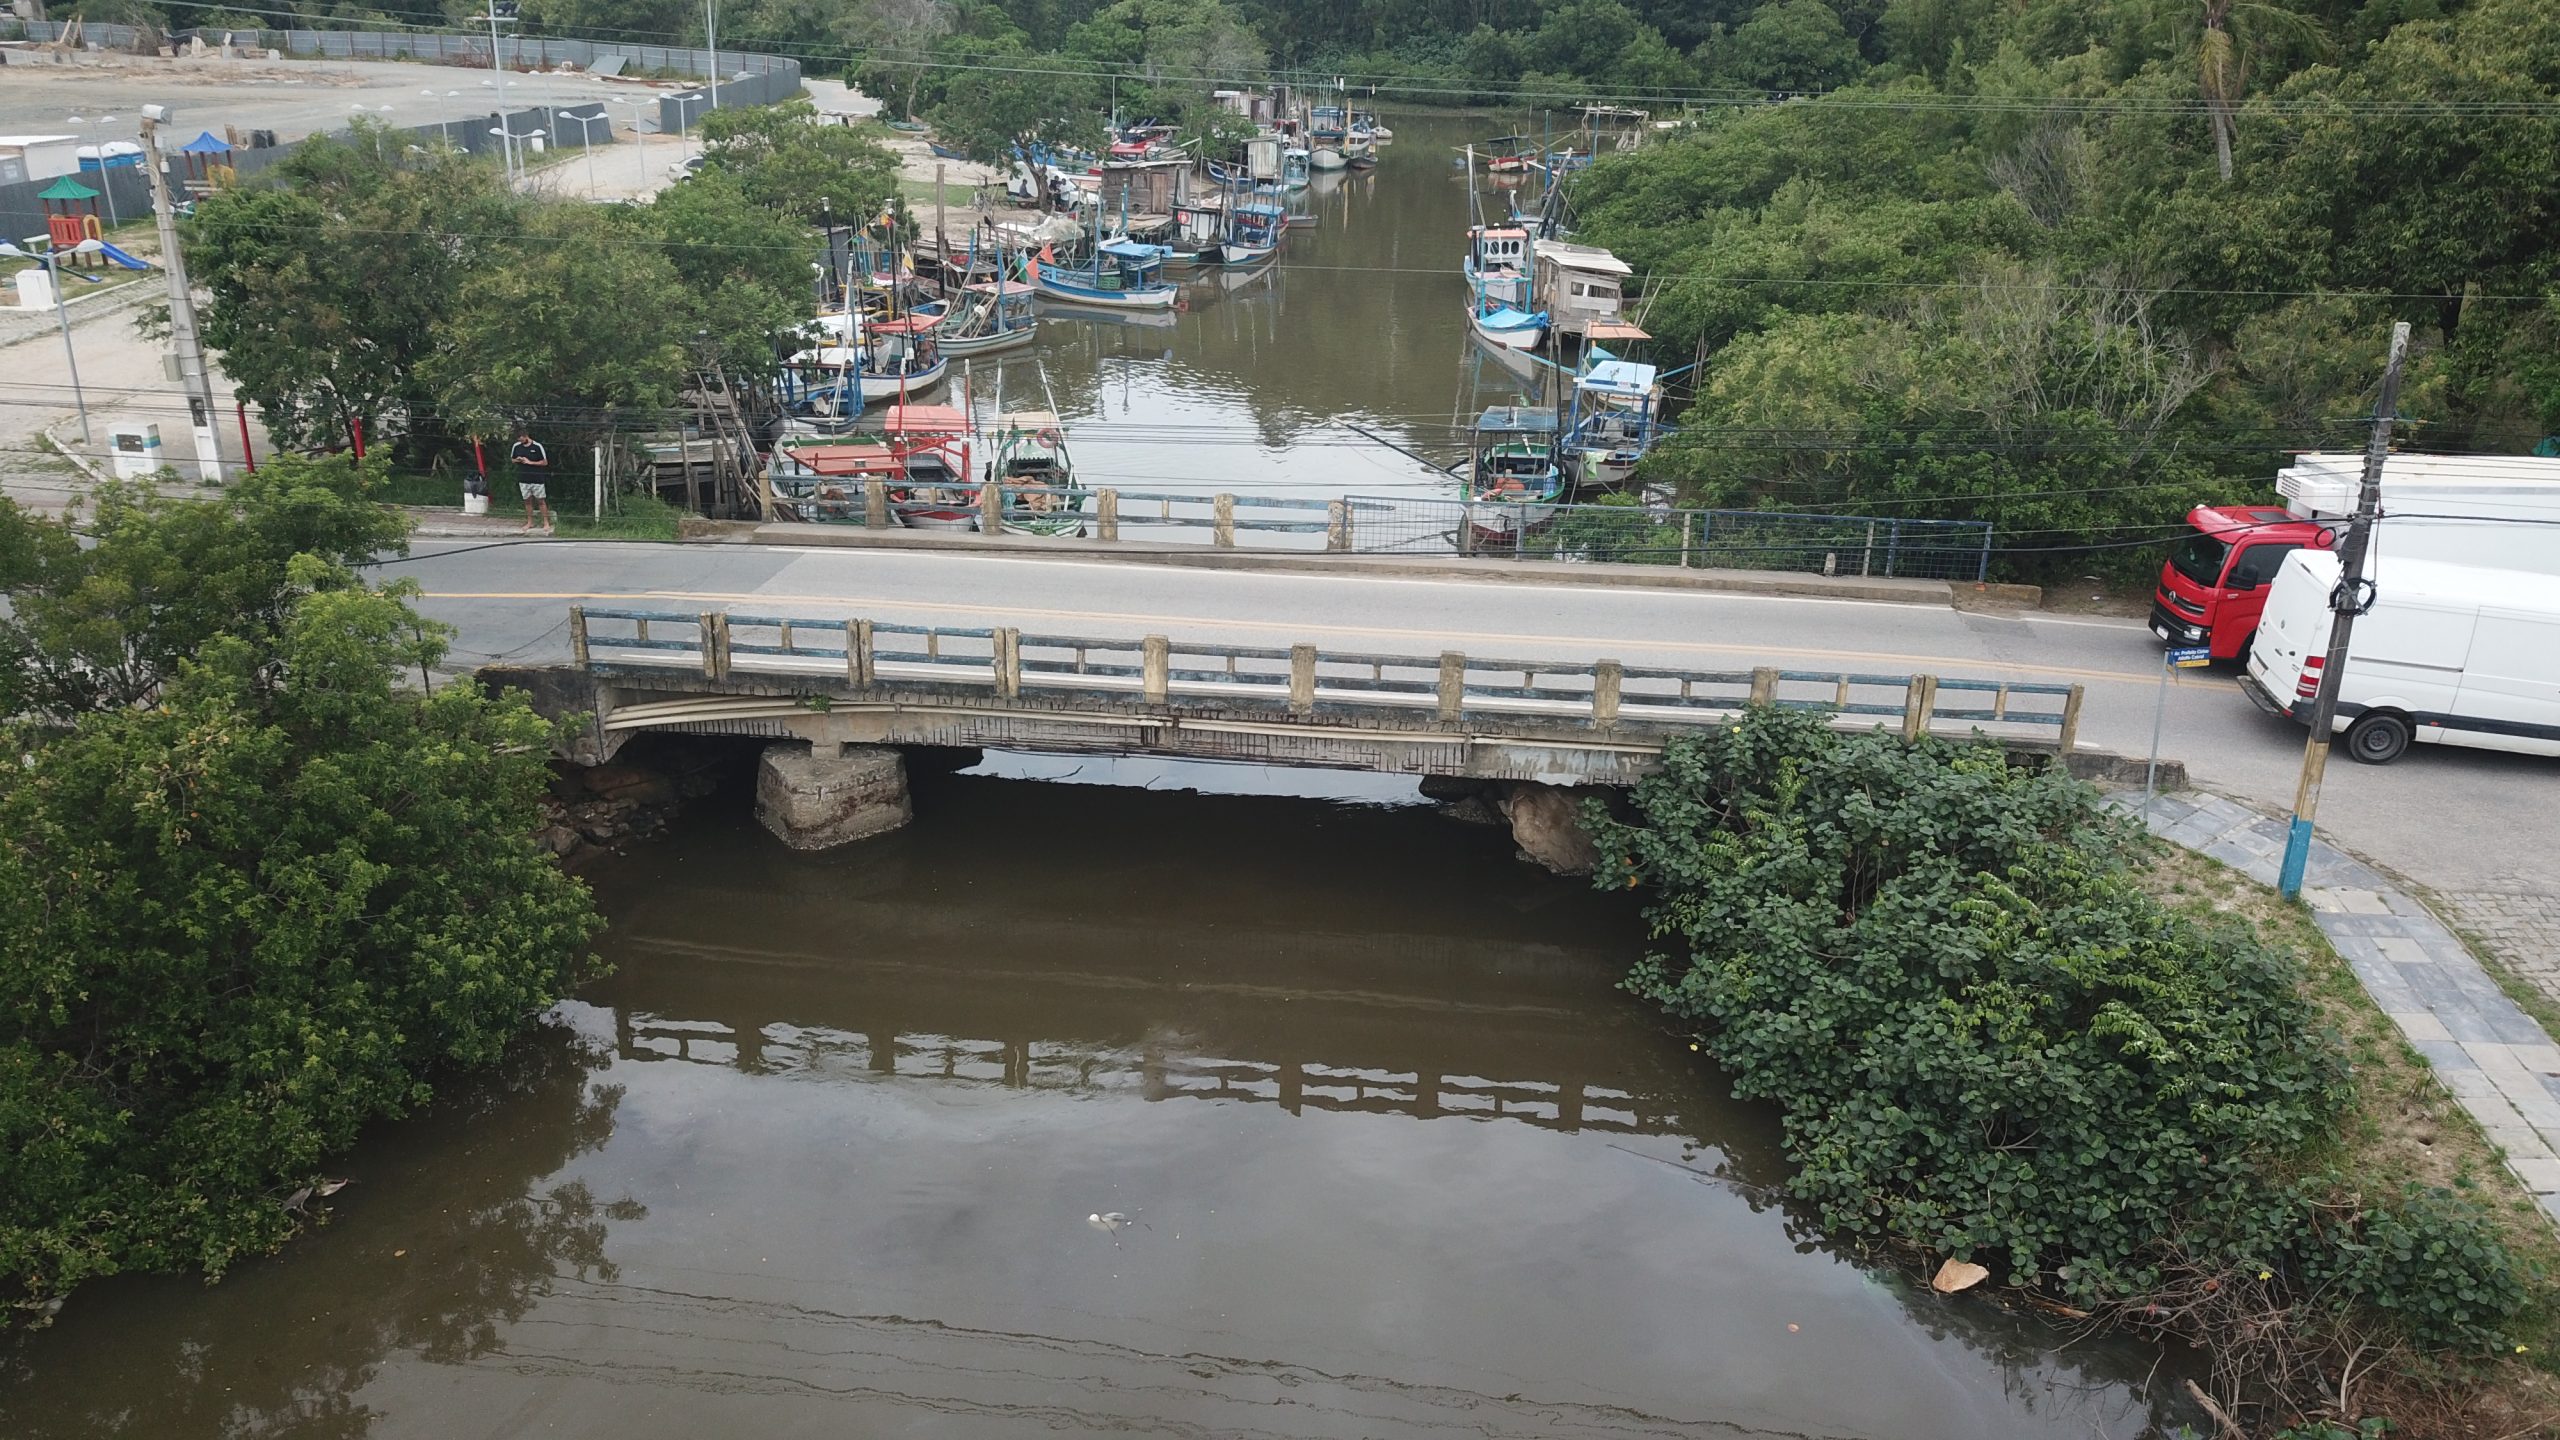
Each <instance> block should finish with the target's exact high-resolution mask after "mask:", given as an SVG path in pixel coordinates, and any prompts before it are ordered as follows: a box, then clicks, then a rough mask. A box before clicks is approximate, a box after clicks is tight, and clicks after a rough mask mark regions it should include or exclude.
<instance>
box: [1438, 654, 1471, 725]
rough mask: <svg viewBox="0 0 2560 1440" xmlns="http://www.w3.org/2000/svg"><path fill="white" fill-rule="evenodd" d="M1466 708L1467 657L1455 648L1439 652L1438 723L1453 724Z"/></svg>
mask: <svg viewBox="0 0 2560 1440" xmlns="http://www.w3.org/2000/svg"><path fill="white" fill-rule="evenodd" d="M1466 708H1467V657H1466V656H1464V655H1461V654H1459V653H1458V652H1457V651H1455V650H1443V651H1441V652H1440V723H1441V724H1443V725H1455V724H1457V723H1458V717H1459V716H1460V715H1462V714H1464V713H1465V712H1466Z"/></svg>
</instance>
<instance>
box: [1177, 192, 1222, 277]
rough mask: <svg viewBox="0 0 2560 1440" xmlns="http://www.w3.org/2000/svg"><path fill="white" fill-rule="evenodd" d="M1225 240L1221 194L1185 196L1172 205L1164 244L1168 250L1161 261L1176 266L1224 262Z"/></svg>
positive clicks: (1185, 266) (1189, 266)
mask: <svg viewBox="0 0 2560 1440" xmlns="http://www.w3.org/2000/svg"><path fill="white" fill-rule="evenodd" d="M1226 240H1227V200H1226V197H1225V196H1223V195H1203V196H1198V197H1195V198H1193V199H1190V200H1185V201H1183V202H1181V203H1179V204H1177V205H1175V206H1174V207H1173V238H1172V240H1171V241H1170V242H1168V244H1167V245H1166V249H1168V250H1169V251H1171V252H1172V253H1171V254H1169V255H1168V256H1167V257H1166V258H1165V264H1166V265H1168V266H1170V267H1171V268H1173V269H1176V270H1188V269H1190V268H1192V267H1193V266H1196V265H1219V264H1224V263H1225V261H1226Z"/></svg>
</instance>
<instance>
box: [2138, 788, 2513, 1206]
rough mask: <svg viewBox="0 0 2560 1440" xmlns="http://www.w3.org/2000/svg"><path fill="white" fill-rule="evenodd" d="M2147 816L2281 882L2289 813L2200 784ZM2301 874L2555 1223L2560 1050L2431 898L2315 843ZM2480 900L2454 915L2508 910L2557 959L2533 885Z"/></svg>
mask: <svg viewBox="0 0 2560 1440" xmlns="http://www.w3.org/2000/svg"><path fill="white" fill-rule="evenodd" d="M2120 803H2122V804H2123V805H2124V806H2125V808H2127V809H2133V808H2136V807H2137V806H2138V805H2139V804H2140V802H2139V801H2137V800H2132V799H2127V800H2124V801H2122V802H2120ZM2144 819H2145V820H2146V821H2147V822H2148V823H2149V825H2150V826H2151V829H2152V831H2153V833H2155V834H2158V835H2160V836H2162V837H2164V838H2166V839H2169V840H2172V841H2175V842H2176V843H2178V844H2180V845H2183V846H2185V847H2187V848H2188V849H2190V850H2196V851H2201V852H2202V853H2204V854H2205V855H2208V856H2210V857H2212V858H2213V859H2216V860H2219V861H2221V862H2223V863H2224V864H2226V865H2229V866H2231V867H2232V868H2233V869H2235V870H2239V871H2241V872H2242V873H2244V874H2246V875H2247V876H2248V877H2249V878H2250V879H2252V880H2255V881H2257V882H2259V883H2260V884H2262V885H2272V884H2274V883H2275V880H2276V869H2277V867H2278V865H2279V864H2280V863H2281V862H2282V860H2283V858H2284V837H2285V822H2284V821H2283V820H2281V819H2277V818H2275V817H2273V816H2267V815H2261V814H2259V813H2257V812H2256V811H2254V810H2250V809H2248V808H2247V807H2245V806H2242V805H2240V804H2239V803H2237V802H2235V801H2231V800H2225V799H2223V798H2222V797H2221V796H2219V795H2208V794H2203V793H2194V794H2188V795H2177V796H2162V797H2160V798H2158V799H2156V800H2154V801H2152V802H2151V805H2150V807H2149V809H2148V810H2147V811H2145V812H2144ZM2303 879H2304V883H2303V890H2302V898H2303V899H2304V900H2305V901H2307V902H2309V904H2310V906H2311V910H2312V919H2313V920H2314V921H2315V922H2317V923H2318V925H2319V926H2320V931H2321V933H2322V934H2324V935H2326V936H2328V937H2329V944H2330V945H2331V946H2332V947H2334V948H2335V949H2336V950H2337V952H2338V954H2339V955H2340V956H2342V957H2343V958H2344V959H2345V960H2346V962H2347V964H2348V965H2349V966H2351V967H2352V968H2353V969H2354V970H2355V972H2356V978H2357V979H2359V980H2361V981H2363V982H2364V988H2365V992H2366V993H2367V994H2369V995H2371V996H2372V997H2373V999H2374V1003H2376V1004H2378V1005H2380V1006H2381V1007H2382V1010H2383V1013H2385V1014H2387V1015H2389V1016H2390V1017H2391V1020H2392V1023H2394V1024H2396V1025H2398V1026H2399V1027H2400V1033H2401V1034H2402V1035H2403V1036H2404V1037H2406V1038H2407V1040H2408V1041H2409V1043H2410V1045H2411V1046H2413V1047H2415V1048H2416V1050H2417V1051H2418V1053H2420V1054H2422V1055H2424V1056H2426V1057H2427V1063H2428V1064H2429V1065H2431V1066H2433V1067H2434V1069H2435V1074H2436V1078H2437V1079H2438V1080H2439V1081H2441V1082H2442V1083H2443V1084H2444V1087H2445V1089H2446V1090H2448V1091H2450V1092H2452V1094H2453V1096H2454V1098H2455V1099H2457V1100H2459V1101H2461V1102H2462V1107H2463V1108H2464V1109H2465V1110H2468V1111H2470V1112H2471V1115H2472V1118H2474V1119H2476V1120H2478V1121H2479V1122H2480V1128H2481V1129H2482V1130H2483V1131H2485V1132H2487V1134H2488V1136H2489V1140H2490V1142H2491V1143H2492V1144H2495V1145H2497V1146H2499V1147H2501V1148H2503V1149H2504V1150H2505V1151H2506V1157H2507V1168H2508V1169H2509V1170H2511V1171H2513V1172H2514V1173H2515V1176H2516V1178H2517V1179H2518V1180H2520V1181H2522V1182H2523V1183H2524V1186H2525V1188H2526V1189H2528V1190H2530V1191H2532V1192H2533V1197H2534V1199H2535V1200H2536V1201H2538V1202H2540V1204H2541V1206H2542V1209H2543V1212H2544V1213H2545V1214H2547V1215H2549V1216H2551V1217H2552V1218H2553V1219H2554V1220H2560V1046H2554V1045H2553V1044H2552V1042H2551V1037H2550V1036H2549V1035H2548V1034H2546V1033H2544V1031H2543V1029H2542V1027H2541V1025H2539V1024H2538V1023H2536V1022H2535V1021H2534V1019H2533V1017H2532V1016H2530V1015H2527V1014H2526V1013H2524V1011H2523V1010H2521V1009H2519V1008H2518V1007H2517V1005H2516V1003H2515V1002H2514V1001H2513V1000H2510V999H2508V998H2507V995H2506V992H2505V991H2503V990H2501V989H2499V988H2498V983H2497V982H2496V981H2495V980H2492V979H2490V978H2489V974H2488V972H2487V971H2486V970H2483V969H2482V968H2481V967H2480V962H2479V961H2478V960H2477V959H2476V958H2474V957H2473V956H2472V954H2471V952H2470V950H2468V949H2467V948H2465V947H2464V945H2463V943H2462V941H2461V940H2460V939H2458V938H2457V937H2456V936H2455V935H2454V933H2453V932H2452V931H2451V930H2449V929H2447V928H2446V927H2445V926H2444V924H2443V923H2442V922H2441V921H2439V920H2437V919H2436V917H2435V916H2434V915H2433V914H2431V913H2430V912H2429V911H2428V909H2427V907H2426V906H2424V905H2422V904H2420V903H2419V902H2418V901H2417V900H2415V899H2413V898H2412V897H2410V896H2409V895H2407V894H2406V893H2404V892H2402V891H2401V890H2399V889H2397V888H2396V887H2394V886H2393V885H2392V884H2391V882H2390V881H2389V880H2388V879H2387V878H2385V877H2384V876H2383V875H2382V874H2381V873H2380V872H2378V871H2376V870H2374V869H2373V868H2372V867H2371V866H2369V865H2366V864H2364V863H2363V862H2362V861H2359V860H2356V859H2354V858H2352V857H2350V856H2347V855H2342V854H2340V853H2339V852H2338V851H2337V850H2335V849H2333V848H2331V847H2330V846H2329V845H2328V844H2326V843H2325V842H2321V841H2317V840H2315V841H2314V842H2313V843H2312V849H2311V863H2310V866H2309V868H2308V869H2307V870H2306V871H2305V873H2304V877H2303ZM2485 900H2486V901H2488V902H2495V903H2483V904H2479V905H2477V906H2476V907H2475V908H2471V909H2465V910H2462V911H2460V912H2459V917H2460V918H2461V919H2462V921H2463V923H2465V924H2466V925H2471V926H2473V927H2474V928H2475V929H2478V930H2480V932H2481V933H2483V934H2489V933H2492V932H2491V931H2490V930H2489V929H2488V928H2487V926H2488V924H2489V923H2490V922H2492V921H2493V920H2494V919H2495V918H2496V917H2498V916H2501V915H2508V914H2511V915H2513V916H2515V917H2516V919H2515V920H2514V922H2513V926H2512V927H2511V930H2510V933H2514V934H2518V935H2528V936H2530V935H2540V936H2541V937H2543V938H2542V941H2541V943H2542V944H2543V945H2544V946H2545V948H2544V949H2543V950H2542V951H2541V952H2540V953H2542V954H2543V955H2544V956H2546V957H2550V956H2553V955H2560V946H2553V945H2551V944H2550V941H2551V940H2552V939H2554V938H2560V906H2555V905H2554V904H2553V902H2552V901H2550V900H2549V899H2547V898H2545V897H2542V896H2538V895H2531V894H2519V895H2508V894H2504V893H2503V892H2491V893H2489V894H2488V895H2486V896H2485ZM2499 905H2504V906H2505V907H2506V908H2505V909H2503V910H2501V909H2499V908H2498V906H2499ZM2545 973H2549V972H2548V971H2546V972H2545Z"/></svg>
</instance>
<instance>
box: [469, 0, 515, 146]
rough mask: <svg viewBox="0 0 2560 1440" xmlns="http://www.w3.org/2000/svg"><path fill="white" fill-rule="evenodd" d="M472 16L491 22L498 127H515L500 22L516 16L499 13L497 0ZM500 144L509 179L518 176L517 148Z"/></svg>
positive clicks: (492, 82) (505, 128) (490, 35)
mask: <svg viewBox="0 0 2560 1440" xmlns="http://www.w3.org/2000/svg"><path fill="white" fill-rule="evenodd" d="M509 8H510V9H512V8H513V7H512V6H510V7H509ZM471 18H472V19H474V20H486V21H488V22H489V73H490V74H491V75H493V76H495V77H496V78H495V79H493V80H492V81H491V82H490V84H491V85H492V86H493V87H495V88H496V90H497V92H498V128H499V129H500V130H511V129H514V128H515V126H514V124H513V122H511V121H509V120H508V119H507V71H506V67H505V66H503V65H501V64H499V63H498V22H499V21H500V20H502V19H508V20H511V19H513V18H515V17H514V16H512V15H505V16H502V15H500V14H499V13H498V5H497V0H490V3H489V13H488V14H486V15H474V16H472V17H471ZM500 145H501V149H502V152H503V159H502V162H501V163H503V164H504V165H505V167H506V171H507V178H508V179H509V180H513V179H514V178H515V176H516V152H515V149H514V147H513V146H511V145H508V144H506V142H504V141H501V142H500Z"/></svg>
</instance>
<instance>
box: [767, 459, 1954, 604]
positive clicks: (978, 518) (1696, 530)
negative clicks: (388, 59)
mask: <svg viewBox="0 0 2560 1440" xmlns="http://www.w3.org/2000/svg"><path fill="white" fill-rule="evenodd" d="M920 493H921V492H919V491H918V490H917V489H916V488H915V487H912V486H903V485H896V484H893V483H892V482H890V481H889V480H887V479H885V478H881V477H873V478H870V479H867V480H846V481H842V482H831V481H826V480H815V481H813V480H809V479H806V478H792V479H787V480H782V479H778V480H777V481H776V485H775V492H774V507H775V508H774V514H775V516H776V518H778V519H784V520H793V521H802V522H812V523H829V524H845V525H859V526H862V527H863V528H865V529H871V530H889V529H896V528H898V527H899V526H902V525H904V526H914V527H918V528H932V527H935V526H947V527H952V528H960V529H973V530H977V531H979V532H980V533H982V534H989V535H992V534H996V533H998V532H999V531H1001V530H1003V529H1005V528H1007V523H1006V522H1007V521H1008V520H1014V521H1019V520H1021V519H1024V518H1028V517H1026V516H1025V515H1024V513H1023V507H1022V501H1023V500H1024V498H1025V497H1026V496H1034V495H1037V496H1040V497H1043V498H1044V499H1046V500H1049V501H1051V502H1055V501H1058V500H1066V501H1071V502H1073V503H1072V504H1071V505H1070V506H1068V507H1067V508H1069V509H1072V510H1074V511H1077V512H1080V517H1079V518H1078V519H1077V521H1076V523H1074V524H1072V525H1066V526H1052V527H1046V528H1044V530H1043V533H1052V534H1072V535H1077V536H1081V537H1084V538H1087V539H1092V540H1101V541H1118V540H1120V539H1121V538H1122V533H1121V532H1122V527H1123V526H1128V527H1131V528H1133V529H1135V530H1136V531H1138V532H1139V533H1140V534H1142V535H1144V536H1146V537H1147V538H1150V539H1161V538H1166V532H1168V531H1173V532H1186V533H1202V532H1205V534H1206V536H1207V540H1208V543H1209V544H1210V545H1212V546H1214V547H1216V548H1218V549H1227V550H1232V549H1285V550H1298V551H1306V550H1313V549H1317V548H1322V549H1324V550H1328V551H1333V552H1336V553H1342V554H1358V555H1421V556H1464V557H1468V558H1475V559H1486V560H1563V561H1582V562H1586V563H1595V564H1611V565H1664V566H1670V567H1673V568H1677V569H1707V570H1785V571H1797V572H1803V573H1806V574H1817V575H1832V576H1841V575H1859V576H1881V577H1884V578H1888V579H1902V580H1957V581H1980V580H1984V579H1987V578H1989V576H1990V573H1991V548H1992V546H1991V540H1992V531H1991V526H1990V525H1989V524H1988V523H1987V522H1984V521H1978V520H1914V519H1906V518H1899V517H1893V516H1871V515H1816V514H1798V513H1792V512H1780V511H1771V510H1674V509H1668V508H1664V507H1660V506H1649V505H1564V504H1558V505H1514V504H1506V503H1500V502H1495V501H1479V500H1455V499H1440V498H1436V497H1397V496H1385V495H1342V496H1336V497H1334V498H1332V499H1328V500H1310V499H1290V498H1285V497H1278V496H1259V495H1242V496H1240V495H1234V494H1225V493H1220V494H1173V493H1169V492H1161V491H1141V490H1118V489H1111V488H1101V489H1081V488H1079V489H1039V490H1034V489H1031V488H1028V487H1021V486H1009V485H1003V484H999V483H994V482H970V483H967V484H958V485H946V486H942V487H939V488H938V490H936V491H934V492H932V493H933V494H934V495H936V496H938V498H932V499H919V498H918V496H919V494H920ZM1015 528H1020V527H1019V526H1016V527H1015ZM1261 537H1272V538H1269V539H1264V538H1261Z"/></svg>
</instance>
